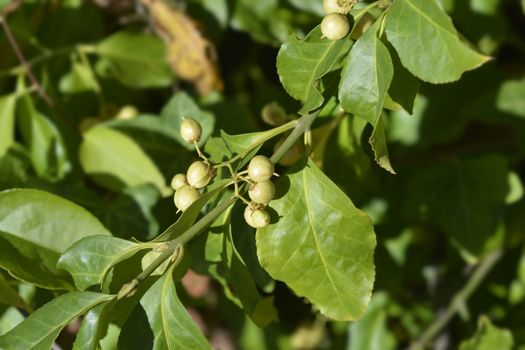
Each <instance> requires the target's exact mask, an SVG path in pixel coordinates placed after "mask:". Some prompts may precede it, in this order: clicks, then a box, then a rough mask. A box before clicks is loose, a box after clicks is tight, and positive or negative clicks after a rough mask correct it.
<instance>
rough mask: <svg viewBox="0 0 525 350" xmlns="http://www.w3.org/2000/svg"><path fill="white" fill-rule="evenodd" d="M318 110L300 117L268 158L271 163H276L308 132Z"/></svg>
mask: <svg viewBox="0 0 525 350" xmlns="http://www.w3.org/2000/svg"><path fill="white" fill-rule="evenodd" d="M319 112H320V110H316V111H314V112H312V113H310V114H307V115H305V116H303V117H301V118H300V119H299V120H298V121H297V125H296V126H295V128H294V129H293V131H292V132H291V133H290V135H288V137H287V138H286V139H285V140H284V142H283V143H282V144H281V146H279V148H278V149H277V150H276V151H275V153H274V154H273V155H272V156H271V157H270V160H271V161H272V162H273V163H277V162H278V161H279V160H280V159H281V158H282V157H283V156H284V155H285V154H286V152H288V150H289V149H290V148H292V147H293V145H294V144H295V142H296V141H297V140H298V139H299V137H301V136H302V135H303V134H304V133H305V132H306V131H308V130H310V126H311V125H312V123H313V122H314V120H315V118H317V116H318V115H319Z"/></svg>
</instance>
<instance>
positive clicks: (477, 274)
mask: <svg viewBox="0 0 525 350" xmlns="http://www.w3.org/2000/svg"><path fill="white" fill-rule="evenodd" d="M502 254H503V253H502V251H501V250H496V251H495V252H493V253H491V254H489V255H487V256H486V257H485V258H484V259H483V260H482V261H481V262H480V264H479V265H478V267H477V269H476V270H475V271H474V273H472V275H471V276H470V278H469V280H468V281H467V283H466V284H465V285H464V286H463V288H461V289H460V290H459V291H458V292H457V293H456V294H455V295H454V297H453V298H452V300H451V302H450V304H449V306H448V308H447V310H445V312H444V313H442V314H441V315H440V316H439V317H437V318H436V319H435V320H434V321H433V322H432V323H431V324H430V326H428V328H427V329H426V330H425V331H424V332H423V334H422V335H421V336H420V337H419V339H417V340H416V341H415V342H414V343H412V345H411V346H410V348H409V350H417V349H422V348H423V347H424V346H425V344H426V343H428V342H429V341H430V340H432V339H433V338H434V337H435V336H436V335H438V334H439V333H440V332H441V330H443V328H445V326H446V325H447V324H448V323H449V322H450V321H451V320H452V318H453V317H454V316H455V315H456V313H457V312H458V311H460V310H461V309H463V308H464V306H465V304H466V303H467V301H468V299H469V298H470V296H471V295H472V293H474V291H475V290H476V289H477V288H478V287H479V285H480V284H481V282H483V279H484V278H485V277H486V276H487V275H488V273H489V272H490V271H491V270H492V268H493V267H494V265H496V263H497V262H498V260H499V259H500V258H501V256H502Z"/></svg>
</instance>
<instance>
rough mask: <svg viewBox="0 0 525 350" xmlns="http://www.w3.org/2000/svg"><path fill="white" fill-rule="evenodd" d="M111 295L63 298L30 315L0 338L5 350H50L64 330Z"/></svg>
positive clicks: (66, 296)
mask: <svg viewBox="0 0 525 350" xmlns="http://www.w3.org/2000/svg"><path fill="white" fill-rule="evenodd" d="M112 298H113V296H112V295H106V294H100V293H93V292H74V293H68V294H64V295H62V296H60V297H58V298H56V299H54V300H52V301H51V302H49V303H48V304H46V305H44V306H43V307H41V308H40V309H38V310H37V311H35V312H34V313H32V314H31V315H30V316H29V317H28V318H27V319H26V320H25V321H24V322H22V323H20V324H19V325H18V326H17V327H15V328H14V329H13V330H11V331H10V332H8V333H6V334H4V335H2V336H1V337H0V348H2V349H5V350H15V349H16V350H24V349H28V350H29V349H31V350H49V349H50V348H51V346H52V345H53V342H54V340H55V338H56V337H57V336H58V334H59V333H60V331H61V330H62V328H63V327H64V326H66V325H67V324H68V323H70V322H71V321H73V319H75V318H76V317H78V316H80V315H82V314H83V313H85V312H86V311H88V310H89V309H91V308H92V307H94V306H96V305H98V304H100V303H103V302H105V301H109V300H111V299H112Z"/></svg>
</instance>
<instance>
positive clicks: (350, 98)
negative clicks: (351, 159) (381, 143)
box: [339, 22, 394, 126]
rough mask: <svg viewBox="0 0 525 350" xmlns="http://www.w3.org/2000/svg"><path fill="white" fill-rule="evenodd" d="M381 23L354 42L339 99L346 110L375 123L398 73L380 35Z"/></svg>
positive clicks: (344, 70) (343, 74)
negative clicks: (394, 76) (394, 69)
mask: <svg viewBox="0 0 525 350" xmlns="http://www.w3.org/2000/svg"><path fill="white" fill-rule="evenodd" d="M379 23H380V22H376V24H375V25H374V26H373V27H372V28H370V29H369V30H368V31H367V32H366V33H365V34H364V35H363V36H361V37H360V38H359V40H358V41H357V42H356V43H355V44H354V47H353V48H352V51H350V54H349V55H348V57H347V59H346V62H345V66H344V68H343V72H342V74H341V81H340V83H339V101H340V102H341V106H342V107H343V108H344V110H345V111H347V112H349V113H352V114H354V115H355V116H356V117H359V118H363V119H364V120H366V121H367V122H369V123H370V124H372V125H374V126H375V125H376V124H377V121H378V119H379V117H380V115H381V111H382V110H383V104H384V102H385V96H386V94H387V92H388V88H389V87H390V83H391V81H392V77H393V74H394V71H393V66H392V59H391V58H390V54H389V53H388V49H387V48H386V46H385V45H384V44H383V43H382V42H381V41H380V40H379V39H378V38H377V30H378V28H379Z"/></svg>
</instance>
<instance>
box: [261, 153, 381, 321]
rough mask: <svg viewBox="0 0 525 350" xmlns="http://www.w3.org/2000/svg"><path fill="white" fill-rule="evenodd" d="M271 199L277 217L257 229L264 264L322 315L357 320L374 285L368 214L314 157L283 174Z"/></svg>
mask: <svg viewBox="0 0 525 350" xmlns="http://www.w3.org/2000/svg"><path fill="white" fill-rule="evenodd" d="M288 186H289V189H288V190H287V192H286V193H285V194H284V195H283V196H282V197H281V198H278V199H276V200H273V201H272V202H271V207H272V208H273V209H275V211H277V213H278V215H279V218H278V219H277V218H274V220H276V219H277V220H278V221H277V222H276V221H274V222H273V223H272V224H270V225H269V226H268V227H267V228H265V229H260V230H257V252H258V255H259V260H260V262H261V265H262V266H263V267H264V268H265V269H266V270H267V271H268V272H269V273H270V275H271V276H272V277H274V278H275V279H278V280H281V281H283V282H285V283H286V284H287V285H288V286H289V287H290V288H291V289H293V290H294V291H295V293H297V294H298V295H300V296H304V297H306V298H307V299H309V300H310V301H311V302H312V303H313V304H314V305H315V306H316V307H317V308H318V309H319V310H320V311H321V312H322V313H323V314H324V315H326V316H328V317H330V318H333V319H337V320H355V319H358V318H359V317H361V316H362V315H363V313H364V312H365V310H366V307H367V305H368V302H369V300H370V297H371V294H372V287H373V284H374V276H375V271H374V261H373V256H374V248H375V245H376V240H375V234H374V230H373V227H372V222H371V220H370V218H369V217H368V216H367V215H366V214H365V213H364V212H362V211H361V210H359V209H357V208H355V206H354V205H353V203H352V202H351V201H350V199H349V198H348V197H347V196H346V195H345V194H344V193H343V192H342V191H341V190H340V189H339V188H338V187H337V186H336V185H335V184H334V183H333V182H332V181H330V179H328V178H327V177H326V175H324V174H323V172H321V171H320V170H319V169H318V168H317V167H316V166H315V164H313V162H312V161H309V162H308V164H307V165H306V166H305V167H304V168H303V169H302V170H300V171H297V172H295V173H291V174H289V175H286V176H283V177H282V178H281V179H280V180H279V181H278V183H277V189H278V191H279V190H281V191H282V190H283V189H285V188H286V187H288Z"/></svg>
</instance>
